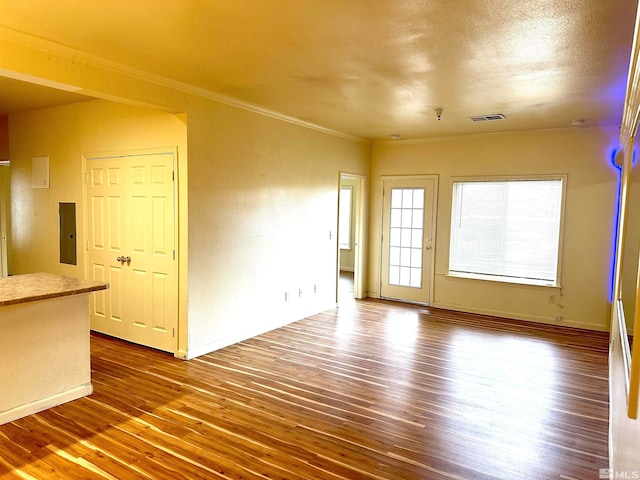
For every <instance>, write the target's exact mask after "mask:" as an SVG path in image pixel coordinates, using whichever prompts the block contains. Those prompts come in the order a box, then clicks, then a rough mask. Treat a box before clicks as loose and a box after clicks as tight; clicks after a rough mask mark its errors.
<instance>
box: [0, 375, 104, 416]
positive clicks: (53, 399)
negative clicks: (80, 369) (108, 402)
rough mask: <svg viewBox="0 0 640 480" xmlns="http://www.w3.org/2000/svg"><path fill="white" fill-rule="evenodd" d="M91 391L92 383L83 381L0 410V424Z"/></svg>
mask: <svg viewBox="0 0 640 480" xmlns="http://www.w3.org/2000/svg"><path fill="white" fill-rule="evenodd" d="M92 392H93V385H91V383H85V384H84V385H80V386H78V387H75V388H72V389H71V390H67V391H66V392H62V393H58V394H55V395H51V396H49V397H46V398H43V399H41V400H36V401H35V402H30V403H27V404H25V405H20V406H18V407H14V408H12V409H10V410H5V411H4V412H0V425H3V424H5V423H9V422H13V421H14V420H17V419H19V418H22V417H26V416H27V415H32V414H34V413H38V412H41V411H43V410H46V409H48V408H52V407H56V406H58V405H61V404H63V403H66V402H70V401H72V400H77V399H78V398H82V397H86V396H87V395H91V393H92Z"/></svg>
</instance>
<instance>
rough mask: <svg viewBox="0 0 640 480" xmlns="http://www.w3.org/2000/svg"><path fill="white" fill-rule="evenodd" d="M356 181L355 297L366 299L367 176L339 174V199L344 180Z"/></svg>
mask: <svg viewBox="0 0 640 480" xmlns="http://www.w3.org/2000/svg"><path fill="white" fill-rule="evenodd" d="M343 179H344V180H352V181H355V189H354V190H355V194H354V195H353V196H352V199H351V201H352V202H353V199H354V197H355V202H354V203H353V208H352V212H353V227H354V231H353V248H354V253H353V296H354V298H356V299H362V298H365V288H364V265H365V259H364V254H365V250H366V249H365V238H366V237H365V233H366V231H365V230H366V224H365V218H366V216H365V214H366V205H367V203H366V180H367V177H366V176H365V175H360V174H357V173H348V172H339V175H338V198H340V188H341V187H342V180H343ZM339 207H340V206H339V205H338V222H337V224H338V225H340V208H339ZM338 238H339V235H336V248H337V250H336V252H337V255H336V258H337V263H336V303H338V301H339V298H338V284H339V281H340V242H339V241H338Z"/></svg>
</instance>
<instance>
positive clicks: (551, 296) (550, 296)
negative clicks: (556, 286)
mask: <svg viewBox="0 0 640 480" xmlns="http://www.w3.org/2000/svg"><path fill="white" fill-rule="evenodd" d="M549 303H556V296H555V295H549Z"/></svg>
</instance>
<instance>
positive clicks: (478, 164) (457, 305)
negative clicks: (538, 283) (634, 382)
mask: <svg viewBox="0 0 640 480" xmlns="http://www.w3.org/2000/svg"><path fill="white" fill-rule="evenodd" d="M617 134H618V131H617V129H609V130H601V129H595V128H594V129H589V128H586V129H567V130H555V131H540V132H525V133H509V134H497V135H482V136H466V137H456V138H448V139H438V140H432V141H425V142H415V143H393V142H382V143H378V144H375V145H374V148H373V158H372V166H371V194H370V195H371V215H370V221H371V223H370V236H369V240H370V241H369V268H370V270H369V272H370V273H369V291H370V294H371V295H372V296H376V295H378V292H379V285H380V277H379V275H380V273H379V272H380V260H379V259H380V251H379V249H380V244H379V239H380V236H381V220H380V219H381V217H382V215H381V210H380V208H381V207H380V205H381V176H384V175H412V174H435V175H438V179H439V180H438V184H439V185H438V211H437V229H436V237H435V246H434V248H435V265H434V271H435V280H434V296H433V305H434V306H436V307H442V308H448V309H455V310H462V311H469V312H477V313H484V314H489V315H499V316H505V317H510V318H519V319H525V320H533V321H539V322H544V323H560V324H563V325H569V326H577V327H584V328H589V329H595V330H608V321H609V311H610V307H609V289H610V272H611V261H612V259H611V252H612V241H613V240H612V239H613V228H614V225H613V218H612V216H613V213H614V212H615V192H616V173H615V170H614V169H613V167H612V166H611V164H610V153H611V149H612V148H613V147H614V146H615V145H617V137H616V136H617ZM530 174H567V175H568V182H567V199H566V221H565V230H564V252H563V262H562V288H561V289H559V288H549V287H535V286H522V285H511V284H504V283H498V282H489V281H482V280H468V279H461V278H453V277H448V276H447V266H448V254H449V249H448V243H449V231H450V216H451V178H452V177H454V176H478V175H479V176H482V175H530ZM561 295H562V296H561ZM551 296H555V298H556V302H555V303H550V297H551ZM561 305H562V307H561ZM557 317H562V320H561V321H557V320H556V318H557Z"/></svg>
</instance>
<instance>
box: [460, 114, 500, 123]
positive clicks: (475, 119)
mask: <svg viewBox="0 0 640 480" xmlns="http://www.w3.org/2000/svg"><path fill="white" fill-rule="evenodd" d="M505 118H507V117H505V116H504V115H503V114H502V113H493V114H491V115H476V116H475V117H469V120H471V121H472V122H486V121H487V120H504V119H505Z"/></svg>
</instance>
